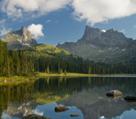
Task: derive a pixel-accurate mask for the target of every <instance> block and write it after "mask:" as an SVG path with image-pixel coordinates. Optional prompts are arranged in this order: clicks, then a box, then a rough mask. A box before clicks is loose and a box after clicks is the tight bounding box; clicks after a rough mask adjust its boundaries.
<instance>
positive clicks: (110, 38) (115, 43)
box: [79, 26, 131, 47]
mask: <svg viewBox="0 0 136 119" xmlns="http://www.w3.org/2000/svg"><path fill="white" fill-rule="evenodd" d="M79 42H81V43H87V44H88V43H90V44H92V45H95V46H98V47H127V46H128V45H129V42H131V40H130V39H129V41H128V38H126V37H125V35H124V34H123V33H121V32H118V31H116V30H114V29H109V30H101V29H98V28H93V27H90V26H86V28H85V32H84V35H83V37H82V38H81V39H80V40H79Z"/></svg>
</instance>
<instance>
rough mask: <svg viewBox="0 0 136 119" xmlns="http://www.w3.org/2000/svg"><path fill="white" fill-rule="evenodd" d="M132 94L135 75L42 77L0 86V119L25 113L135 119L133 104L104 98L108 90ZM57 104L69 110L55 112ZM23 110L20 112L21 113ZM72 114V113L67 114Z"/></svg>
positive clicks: (63, 118)
mask: <svg viewBox="0 0 136 119" xmlns="http://www.w3.org/2000/svg"><path fill="white" fill-rule="evenodd" d="M113 89H118V90H120V91H122V92H123V93H124V96H127V95H133V96H136V78H68V79H66V78H46V79H38V80H36V81H35V82H34V83H29V84H20V85H18V86H3V87H0V117H1V119H20V117H21V116H20V115H19V114H17V112H18V110H20V107H21V106H22V105H23V106H25V107H26V108H27V110H28V111H27V112H33V113H35V114H39V115H43V116H45V117H47V118H49V119H136V103H134V102H131V103H130V102H126V101H124V100H123V98H114V99H113V98H108V97H106V96H105V94H106V92H108V91H109V90H113ZM58 104H63V105H66V106H68V108H69V110H67V111H65V112H61V113H56V112H55V111H54V108H55V107H56V106H57V105H58ZM23 113H24V112H23ZM71 115H76V116H71Z"/></svg>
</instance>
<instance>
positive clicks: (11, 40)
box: [2, 27, 37, 50]
mask: <svg viewBox="0 0 136 119" xmlns="http://www.w3.org/2000/svg"><path fill="white" fill-rule="evenodd" d="M2 40H3V41H5V42H7V46H8V49H10V50H11V49H21V48H28V47H30V46H32V45H36V44H37V42H36V40H35V39H33V38H32V34H31V33H30V32H29V31H28V30H27V28H26V27H23V28H21V29H19V30H17V31H13V32H9V33H8V34H6V35H5V36H3V38H2Z"/></svg>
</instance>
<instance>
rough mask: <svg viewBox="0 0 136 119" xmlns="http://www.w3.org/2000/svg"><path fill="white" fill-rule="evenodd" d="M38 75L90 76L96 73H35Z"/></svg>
mask: <svg viewBox="0 0 136 119" xmlns="http://www.w3.org/2000/svg"><path fill="white" fill-rule="evenodd" d="M37 76H38V77H92V76H97V75H96V74H83V73H37Z"/></svg>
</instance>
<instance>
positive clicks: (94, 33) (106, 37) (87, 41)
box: [58, 26, 136, 63]
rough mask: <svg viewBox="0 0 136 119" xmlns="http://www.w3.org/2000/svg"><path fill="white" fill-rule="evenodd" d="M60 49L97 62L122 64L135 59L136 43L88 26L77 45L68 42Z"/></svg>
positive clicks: (115, 32)
mask: <svg viewBox="0 0 136 119" xmlns="http://www.w3.org/2000/svg"><path fill="white" fill-rule="evenodd" d="M58 47H61V48H64V49H66V50H68V51H69V52H71V53H72V54H74V55H77V56H80V57H83V58H85V59H90V60H92V61H96V62H109V63H111V62H122V61H124V60H127V59H128V58H131V57H134V55H135V53H136V41H135V40H133V39H130V38H127V37H126V36H125V35H124V34H123V33H121V32H118V31H115V30H113V29H109V30H107V31H106V30H100V29H98V28H92V27H89V26H86V29H85V32H84V35H83V37H82V38H81V39H80V40H78V41H77V42H76V43H68V42H67V43H64V44H59V45H58ZM130 54H131V55H130Z"/></svg>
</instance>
